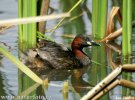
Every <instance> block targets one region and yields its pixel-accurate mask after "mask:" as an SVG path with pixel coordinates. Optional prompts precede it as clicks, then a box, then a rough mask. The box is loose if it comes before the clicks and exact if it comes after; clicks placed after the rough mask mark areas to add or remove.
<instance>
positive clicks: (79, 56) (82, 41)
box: [36, 35, 99, 69]
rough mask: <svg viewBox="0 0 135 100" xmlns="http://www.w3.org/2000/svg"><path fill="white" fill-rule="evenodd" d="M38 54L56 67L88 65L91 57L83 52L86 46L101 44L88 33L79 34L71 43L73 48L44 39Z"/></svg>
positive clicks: (50, 65)
mask: <svg viewBox="0 0 135 100" xmlns="http://www.w3.org/2000/svg"><path fill="white" fill-rule="evenodd" d="M39 46H40V47H39V48H37V49H36V50H37V55H38V57H40V58H41V59H42V60H44V61H45V62H46V63H47V65H48V66H49V67H52V68H55V69H62V68H64V69H72V68H80V67H83V66H87V65H88V64H89V63H90V58H89V57H88V56H87V55H86V54H85V53H84V52H83V48H84V47H88V46H99V44H97V43H96V42H94V41H93V40H92V39H91V38H90V37H88V36H87V35H77V36H76V37H75V38H74V40H73V42H72V45H71V48H72V50H70V49H68V48H66V47H64V46H62V45H60V44H57V43H55V42H51V41H47V40H42V41H40V42H39Z"/></svg>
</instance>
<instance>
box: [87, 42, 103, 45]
mask: <svg viewBox="0 0 135 100" xmlns="http://www.w3.org/2000/svg"><path fill="white" fill-rule="evenodd" d="M87 44H88V45H89V46H101V45H100V44H98V43H97V42H95V41H88V42H87Z"/></svg>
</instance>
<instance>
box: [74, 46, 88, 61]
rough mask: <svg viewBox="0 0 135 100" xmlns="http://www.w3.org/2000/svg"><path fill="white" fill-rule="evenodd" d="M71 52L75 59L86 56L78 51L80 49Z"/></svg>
mask: <svg viewBox="0 0 135 100" xmlns="http://www.w3.org/2000/svg"><path fill="white" fill-rule="evenodd" d="M72 52H73V53H74V55H75V57H77V58H79V59H81V58H83V57H84V56H86V55H85V53H84V52H83V51H82V50H80V49H76V48H73V49H72Z"/></svg>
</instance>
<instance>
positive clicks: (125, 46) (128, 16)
mask: <svg viewBox="0 0 135 100" xmlns="http://www.w3.org/2000/svg"><path fill="white" fill-rule="evenodd" d="M122 26H123V30H122V40H123V41H122V54H123V56H126V55H128V54H131V49H132V45H131V37H132V36H131V35H132V34H131V33H132V0H123V23H122Z"/></svg>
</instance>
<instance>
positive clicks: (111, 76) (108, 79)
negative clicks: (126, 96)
mask: <svg viewBox="0 0 135 100" xmlns="http://www.w3.org/2000/svg"><path fill="white" fill-rule="evenodd" d="M121 70H122V66H120V67H117V68H116V69H115V70H113V71H112V72H111V73H110V74H109V75H108V76H107V77H106V78H104V79H103V80H102V81H101V82H100V83H98V84H97V85H96V86H95V87H94V88H93V89H92V90H90V91H89V92H88V93H87V94H86V95H84V96H83V97H82V98H81V100H88V99H90V98H92V97H93V96H94V95H95V94H96V93H98V92H99V91H100V90H102V89H103V88H104V87H105V86H106V85H107V84H109V83H110V82H111V81H112V80H113V79H114V78H116V77H117V76H118V75H119V74H120V73H121Z"/></svg>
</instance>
